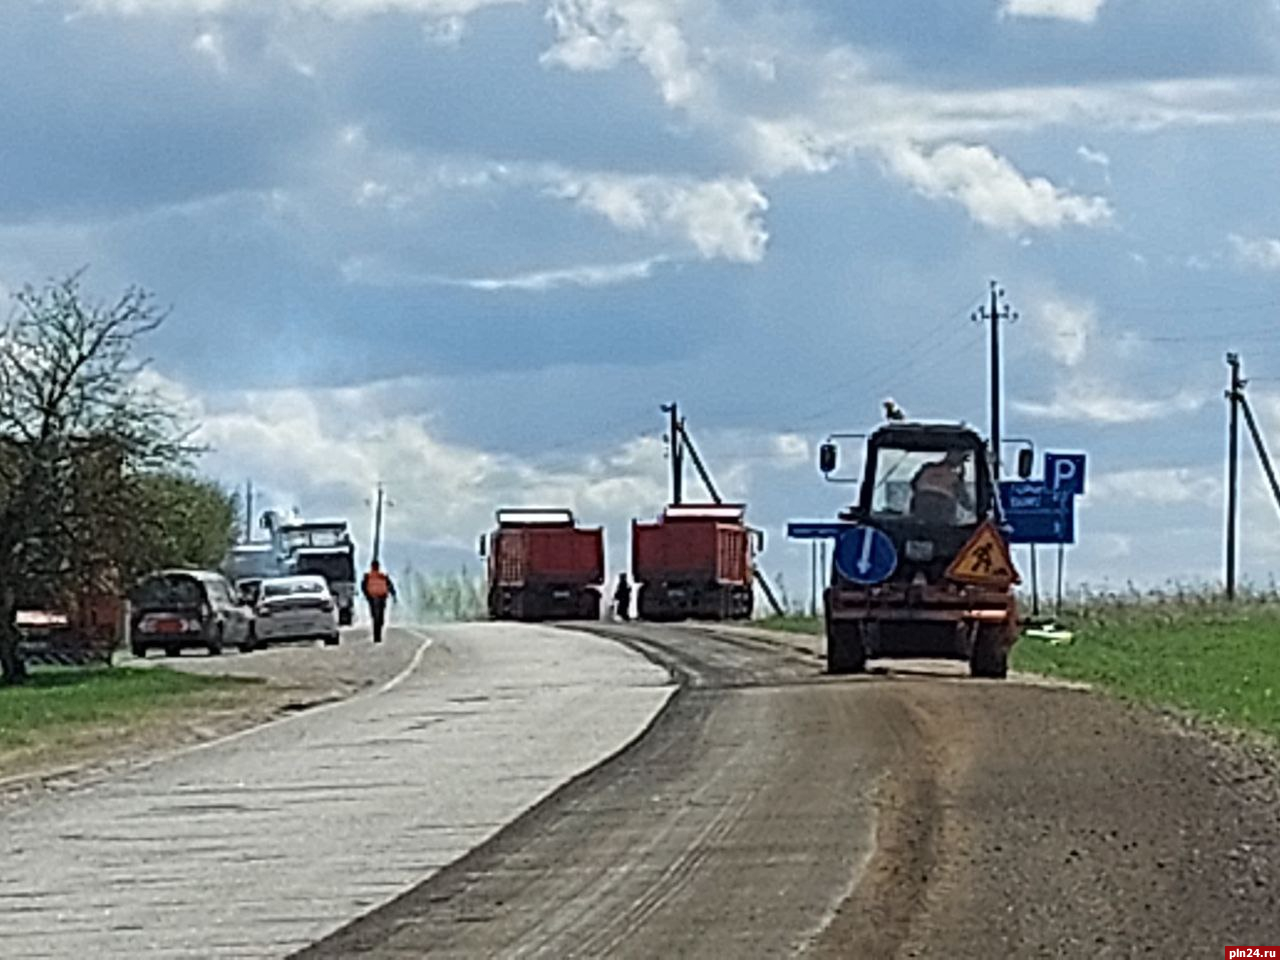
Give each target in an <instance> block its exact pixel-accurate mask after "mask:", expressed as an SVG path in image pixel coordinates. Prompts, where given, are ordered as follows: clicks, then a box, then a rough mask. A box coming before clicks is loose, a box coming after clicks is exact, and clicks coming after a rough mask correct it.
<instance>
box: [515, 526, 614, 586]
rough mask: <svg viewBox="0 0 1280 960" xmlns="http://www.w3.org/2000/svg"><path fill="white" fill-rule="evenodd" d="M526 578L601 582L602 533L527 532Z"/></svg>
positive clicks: (525, 532) (546, 581) (578, 531)
mask: <svg viewBox="0 0 1280 960" xmlns="http://www.w3.org/2000/svg"><path fill="white" fill-rule="evenodd" d="M524 536H525V543H526V549H527V556H528V569H527V572H526V578H527V579H528V580H529V581H539V582H543V583H580V584H601V583H604V533H603V531H602V530H599V529H595V530H574V529H558V530H537V529H532V530H526V531H524Z"/></svg>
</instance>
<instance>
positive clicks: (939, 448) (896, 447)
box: [821, 422, 1017, 677]
mask: <svg viewBox="0 0 1280 960" xmlns="http://www.w3.org/2000/svg"><path fill="white" fill-rule="evenodd" d="M835 458H836V453H835V449H834V446H833V445H832V444H830V443H828V444H825V445H824V446H823V448H822V451H821V459H822V463H821V466H822V468H823V471H824V473H828V474H830V473H831V472H832V471H833V470H834V469H835V466H836V463H835ZM840 519H841V520H843V521H846V522H848V523H850V524H853V525H857V526H859V527H869V528H872V529H873V530H874V531H878V534H879V535H883V536H884V537H886V538H887V539H888V541H889V542H890V543H891V544H892V548H893V549H892V551H886V552H888V553H889V554H890V555H891V556H892V557H893V563H892V565H891V569H890V570H889V572H888V573H887V575H885V576H884V577H883V578H882V579H879V580H878V581H876V582H869V581H863V580H862V579H861V578H858V577H856V576H851V575H850V574H851V572H852V571H850V570H849V569H848V567H847V565H846V567H845V569H844V570H843V571H842V569H841V564H840V563H839V562H837V563H833V565H832V570H831V578H830V581H829V585H828V587H827V588H826V590H825V592H824V612H825V618H826V634H827V665H828V669H829V671H830V672H832V673H851V672H859V671H862V670H864V669H865V666H866V661H867V659H868V658H869V657H944V658H950V659H959V660H965V661H968V662H969V664H970V670H971V672H972V673H973V674H974V675H975V676H987V677H1003V676H1004V675H1005V674H1006V672H1007V668H1008V666H1007V665H1008V651H1009V648H1010V647H1011V646H1012V643H1013V640H1014V638H1016V607H1015V601H1014V596H1013V592H1012V583H1014V582H1016V578H1017V575H1016V573H1015V572H1014V571H1013V569H1012V564H1011V563H1008V562H1007V548H1006V547H1005V545H1004V541H1003V539H1002V537H1001V535H1000V533H999V532H998V531H999V527H998V523H999V499H998V496H997V490H996V484H995V481H994V477H993V473H992V469H991V465H990V458H989V451H988V448H987V444H986V443H985V442H984V441H983V439H982V438H981V437H980V436H979V435H978V434H977V433H976V432H975V431H973V430H972V429H971V428H969V427H967V426H965V425H963V424H938V423H910V422H895V423H892V424H889V425H886V426H883V427H881V428H879V429H878V430H876V431H875V432H874V433H872V434H871V435H870V436H869V437H868V438H867V442H866V457H865V462H864V466H863V471H862V479H861V483H860V486H859V490H858V496H857V498H856V501H855V503H854V504H852V505H851V506H850V507H849V508H847V509H846V510H844V511H842V512H841V514H840ZM860 536H861V537H862V539H861V540H860V541H859V542H862V543H865V542H866V537H868V536H871V534H870V533H869V532H868V533H864V534H861V535H860ZM993 538H994V539H993ZM839 550H840V546H839V544H838V545H837V554H839ZM974 550H979V551H984V553H983V555H982V556H981V557H979V559H983V560H984V562H986V561H991V562H988V563H987V566H988V567H990V568H992V575H991V576H990V577H989V578H987V579H986V580H985V582H984V581H983V579H982V578H981V577H977V578H970V577H963V576H961V575H960V574H958V573H957V572H956V565H957V563H959V562H961V561H964V560H966V559H967V557H968V556H969V554H970V553H971V552H972V551H974ZM993 557H994V560H993ZM1001 567H1003V568H1004V570H1005V572H1006V573H1007V574H1008V576H1007V577H1005V578H1002V577H1001V576H999V575H998V574H999V573H1000V568H1001Z"/></svg>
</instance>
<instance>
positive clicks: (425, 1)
mask: <svg viewBox="0 0 1280 960" xmlns="http://www.w3.org/2000/svg"><path fill="white" fill-rule="evenodd" d="M524 2H525V0H81V3H80V8H81V9H82V10H87V11H90V12H93V13H114V14H123V15H125V16H139V15H144V14H174V15H182V14H194V15H198V16H214V15H218V14H229V13H241V12H248V13H255V14H259V15H262V14H291V13H316V14H320V15H322V16H325V17H331V18H333V19H337V20H358V19H363V18H365V17H372V16H377V15H379V14H384V13H409V14H422V15H423V16H428V17H436V18H443V17H452V16H465V15H466V14H468V13H471V12H473V11H475V10H479V9H480V8H482V7H490V6H497V5H499V4H517V3H524Z"/></svg>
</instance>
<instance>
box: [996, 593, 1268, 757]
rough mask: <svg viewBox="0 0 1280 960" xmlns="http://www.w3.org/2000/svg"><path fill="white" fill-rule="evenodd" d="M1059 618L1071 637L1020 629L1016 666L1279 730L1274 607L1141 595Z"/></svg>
mask: <svg viewBox="0 0 1280 960" xmlns="http://www.w3.org/2000/svg"><path fill="white" fill-rule="evenodd" d="M1062 626H1064V627H1066V628H1067V629H1070V630H1072V631H1073V632H1074V634H1075V637H1074V641H1073V642H1072V643H1071V644H1068V645H1061V646H1056V645H1052V644H1048V643H1045V642H1044V641H1041V640H1036V639H1033V638H1029V637H1024V638H1023V639H1022V641H1021V642H1019V643H1018V645H1017V646H1016V647H1014V651H1013V666H1014V668H1015V669H1019V670H1026V671H1030V672H1034V673H1042V674H1048V675H1051V676H1057V677H1063V678H1066V679H1070V680H1082V681H1086V682H1088V683H1092V684H1094V685H1096V686H1098V687H1099V688H1101V689H1104V690H1107V691H1110V692H1112V693H1114V694H1117V695H1119V696H1121V697H1124V698H1126V699H1130V700H1135V701H1138V702H1140V703H1146V704H1152V705H1157V706H1166V707H1177V708H1180V709H1183V710H1186V711H1189V712H1191V713H1193V714H1195V715H1197V716H1200V717H1203V718H1205V719H1208V720H1211V721H1214V722H1218V723H1224V724H1227V725H1230V726H1235V727H1241V728H1246V729H1252V730H1257V731H1260V732H1262V733H1265V734H1267V735H1268V736H1270V737H1273V738H1276V739H1280V606H1277V605H1275V604H1271V603H1243V604H1240V605H1238V606H1229V605H1227V604H1224V603H1218V602H1213V601H1205V600H1203V599H1196V600H1194V601H1169V600H1158V601H1154V602H1152V601H1150V600H1147V601H1144V602H1140V603H1130V604H1123V603H1120V604H1110V605H1101V606H1097V607H1093V608H1086V610H1085V612H1083V613H1077V614H1074V615H1071V616H1068V617H1064V618H1063V620H1062Z"/></svg>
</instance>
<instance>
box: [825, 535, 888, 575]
mask: <svg viewBox="0 0 1280 960" xmlns="http://www.w3.org/2000/svg"><path fill="white" fill-rule="evenodd" d="M832 559H833V560H834V561H835V566H836V570H837V571H838V572H839V574H840V576H842V577H844V578H845V579H846V580H852V581H853V582H854V583H867V584H871V583H883V582H884V581H885V580H887V579H889V576H890V575H891V574H892V573H893V571H894V570H896V569H897V568H898V551H897V550H896V549H895V548H894V546H893V541H892V540H890V539H889V537H888V536H887V535H886V534H885V533H884V532H883V531H881V530H877V529H876V528H875V527H853V528H851V529H848V530H845V531H844V532H843V533H841V534H840V536H839V537H837V538H836V549H835V554H834V556H833V558H832Z"/></svg>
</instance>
